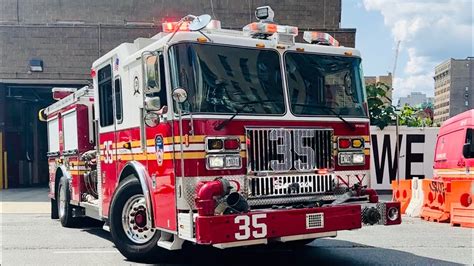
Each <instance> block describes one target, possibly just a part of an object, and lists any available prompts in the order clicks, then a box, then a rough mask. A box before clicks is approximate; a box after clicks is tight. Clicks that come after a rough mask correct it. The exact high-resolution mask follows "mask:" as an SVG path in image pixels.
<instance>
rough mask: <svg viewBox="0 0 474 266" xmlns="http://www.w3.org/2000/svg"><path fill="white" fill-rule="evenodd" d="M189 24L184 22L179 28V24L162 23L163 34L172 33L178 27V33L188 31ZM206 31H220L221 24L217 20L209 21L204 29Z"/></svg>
mask: <svg viewBox="0 0 474 266" xmlns="http://www.w3.org/2000/svg"><path fill="white" fill-rule="evenodd" d="M189 23H190V22H188V21H184V22H183V23H181V25H180V26H179V22H164V23H163V24H162V27H163V32H164V33H173V32H175V31H176V29H177V27H178V26H179V29H178V31H190V30H189ZM205 29H207V30H218V29H221V22H220V21H219V20H215V19H213V20H211V21H210V22H209V24H207V26H206V28H205Z"/></svg>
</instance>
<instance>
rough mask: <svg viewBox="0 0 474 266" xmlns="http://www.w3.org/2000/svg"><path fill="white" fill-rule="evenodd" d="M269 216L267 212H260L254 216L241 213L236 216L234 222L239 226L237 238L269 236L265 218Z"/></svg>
mask: <svg viewBox="0 0 474 266" xmlns="http://www.w3.org/2000/svg"><path fill="white" fill-rule="evenodd" d="M266 218H267V214H266V213H258V214H254V215H252V216H248V215H239V216H236V217H235V218H234V223H235V224H237V225H238V226H239V229H238V232H236V233H235V235H234V236H235V239H237V240H247V239H249V238H250V237H253V238H264V237H266V236H267V225H266V224H265V223H264V221H263V220H264V219H266Z"/></svg>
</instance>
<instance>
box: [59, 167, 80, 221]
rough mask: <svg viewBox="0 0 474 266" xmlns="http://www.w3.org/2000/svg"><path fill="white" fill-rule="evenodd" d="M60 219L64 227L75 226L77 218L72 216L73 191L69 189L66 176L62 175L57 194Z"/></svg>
mask: <svg viewBox="0 0 474 266" xmlns="http://www.w3.org/2000/svg"><path fill="white" fill-rule="evenodd" d="M56 198H57V199H56V201H57V204H58V205H57V206H58V207H57V208H58V215H59V220H60V221H61V225H62V226H64V227H74V226H75V225H76V219H75V218H74V217H72V206H71V204H70V203H69V202H70V201H71V193H70V191H69V182H68V180H67V178H66V177H64V176H63V177H61V180H60V181H59V186H58V194H57V196H56Z"/></svg>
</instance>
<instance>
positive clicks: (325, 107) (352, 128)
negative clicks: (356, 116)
mask: <svg viewBox="0 0 474 266" xmlns="http://www.w3.org/2000/svg"><path fill="white" fill-rule="evenodd" d="M291 105H295V106H301V107H308V108H313V109H319V108H322V109H326V110H328V111H329V112H331V113H333V114H334V115H335V116H337V118H339V119H341V121H342V122H344V124H346V125H347V126H348V127H349V128H350V129H351V130H352V131H354V130H355V126H354V125H353V124H351V123H349V122H347V120H346V119H344V117H342V115H341V114H339V113H337V112H336V111H334V108H332V107H329V106H325V105H310V104H304V103H291Z"/></svg>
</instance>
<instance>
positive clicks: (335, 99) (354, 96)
mask: <svg viewBox="0 0 474 266" xmlns="http://www.w3.org/2000/svg"><path fill="white" fill-rule="evenodd" d="M360 64H361V60H360V58H356V57H342V56H331V55H317V54H308V53H296V52H287V53H285V65H286V77H287V82H288V91H289V98H290V105H291V112H292V113H293V114H295V115H334V114H339V115H342V116H359V117H367V114H366V111H365V108H364V101H365V95H364V88H363V84H362V79H361V68H360Z"/></svg>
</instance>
